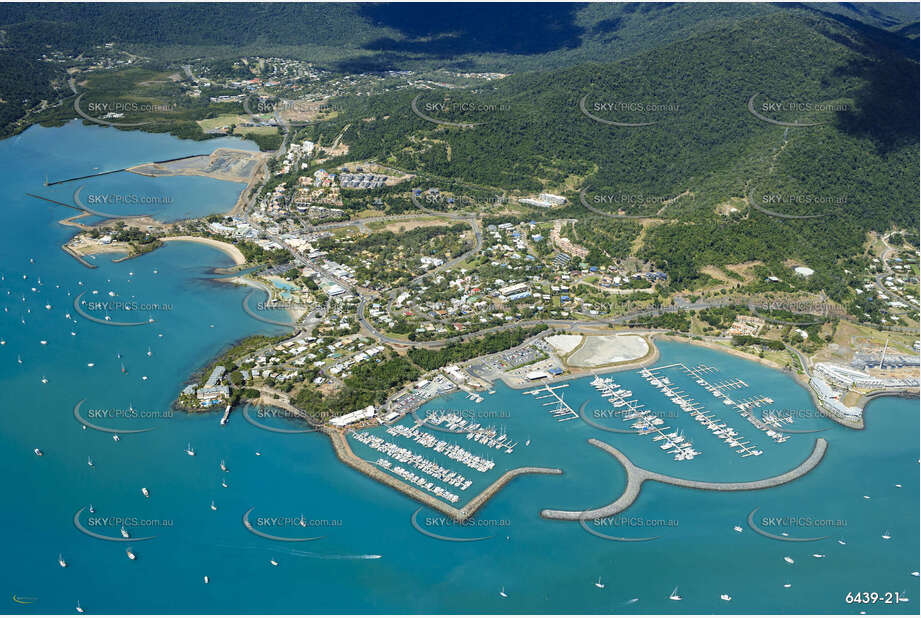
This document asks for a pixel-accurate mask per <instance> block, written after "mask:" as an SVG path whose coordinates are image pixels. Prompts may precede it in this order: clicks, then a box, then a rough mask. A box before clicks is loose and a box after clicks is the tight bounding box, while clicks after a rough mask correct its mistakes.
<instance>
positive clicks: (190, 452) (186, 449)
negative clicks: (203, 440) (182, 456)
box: [185, 443, 195, 457]
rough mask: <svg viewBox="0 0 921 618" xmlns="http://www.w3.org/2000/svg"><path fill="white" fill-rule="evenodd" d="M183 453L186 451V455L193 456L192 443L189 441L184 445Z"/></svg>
mask: <svg viewBox="0 0 921 618" xmlns="http://www.w3.org/2000/svg"><path fill="white" fill-rule="evenodd" d="M185 453H186V455H188V456H189V457H195V449H193V448H192V444H191V443H189V444H188V445H186V447H185Z"/></svg>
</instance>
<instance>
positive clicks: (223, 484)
mask: <svg viewBox="0 0 921 618" xmlns="http://www.w3.org/2000/svg"><path fill="white" fill-rule="evenodd" d="M221 487H227V481H225V480H224V479H221Z"/></svg>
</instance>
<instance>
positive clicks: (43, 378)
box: [42, 376, 48, 384]
mask: <svg viewBox="0 0 921 618" xmlns="http://www.w3.org/2000/svg"><path fill="white" fill-rule="evenodd" d="M42 384H48V378H46V377H45V376H42Z"/></svg>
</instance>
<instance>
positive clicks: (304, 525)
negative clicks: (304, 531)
mask: <svg viewBox="0 0 921 618" xmlns="http://www.w3.org/2000/svg"><path fill="white" fill-rule="evenodd" d="M297 523H299V524H300V525H301V528H306V527H307V520H306V519H304V515H303V514H301V519H300V521H298V522H297Z"/></svg>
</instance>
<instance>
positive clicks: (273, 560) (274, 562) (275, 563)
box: [269, 558, 278, 566]
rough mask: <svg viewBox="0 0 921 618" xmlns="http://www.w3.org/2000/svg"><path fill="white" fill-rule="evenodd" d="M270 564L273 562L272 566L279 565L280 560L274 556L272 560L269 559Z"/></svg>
mask: <svg viewBox="0 0 921 618" xmlns="http://www.w3.org/2000/svg"><path fill="white" fill-rule="evenodd" d="M269 564H271V565H272V566H278V562H277V561H276V560H275V558H272V559H271V560H269Z"/></svg>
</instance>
